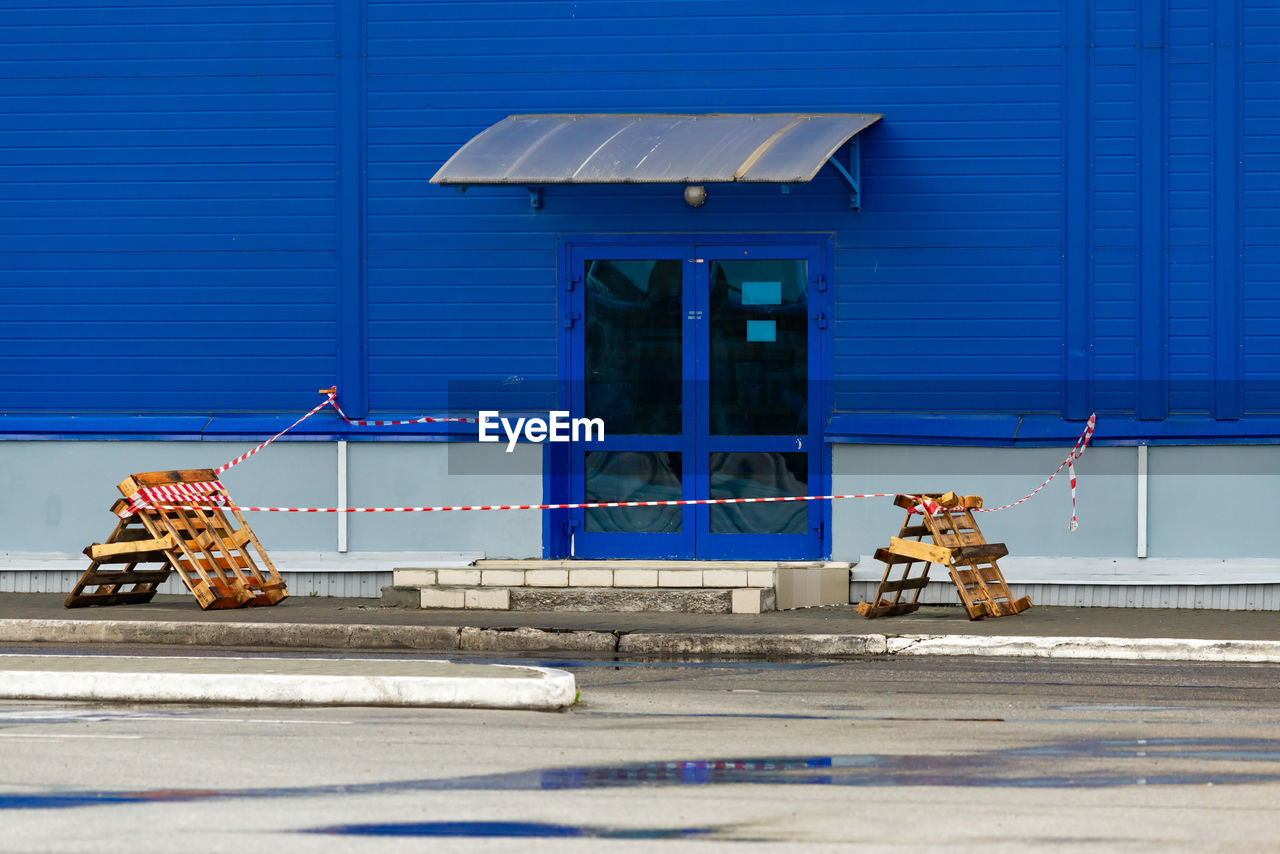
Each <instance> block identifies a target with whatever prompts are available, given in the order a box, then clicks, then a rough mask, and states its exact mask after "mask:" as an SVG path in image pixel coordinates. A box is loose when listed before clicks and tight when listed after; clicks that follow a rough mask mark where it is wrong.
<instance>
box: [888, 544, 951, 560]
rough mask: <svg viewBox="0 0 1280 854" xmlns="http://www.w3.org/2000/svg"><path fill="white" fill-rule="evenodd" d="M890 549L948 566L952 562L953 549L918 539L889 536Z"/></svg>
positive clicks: (895, 552)
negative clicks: (932, 544)
mask: <svg viewBox="0 0 1280 854" xmlns="http://www.w3.org/2000/svg"><path fill="white" fill-rule="evenodd" d="M889 551H890V552H892V553H893V554H896V555H905V556H907V557H911V558H915V559H917V560H923V561H927V562H929V563H939V564H942V565H943V566H946V565H948V564H950V563H951V549H948V548H943V547H942V546H931V545H929V544H928V543H922V542H919V541H917V540H904V539H902V538H901V537H890V538H889Z"/></svg>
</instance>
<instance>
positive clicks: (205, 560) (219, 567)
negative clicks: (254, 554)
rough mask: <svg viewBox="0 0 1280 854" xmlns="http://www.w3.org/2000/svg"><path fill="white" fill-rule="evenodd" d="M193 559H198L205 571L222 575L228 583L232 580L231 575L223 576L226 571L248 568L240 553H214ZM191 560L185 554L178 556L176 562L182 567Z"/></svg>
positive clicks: (247, 562) (247, 563)
mask: <svg viewBox="0 0 1280 854" xmlns="http://www.w3.org/2000/svg"><path fill="white" fill-rule="evenodd" d="M195 560H197V561H199V565H200V568H201V569H203V570H204V571H205V572H207V573H213V574H216V575H219V576H223V577H224V578H225V580H226V581H227V582H228V583H230V582H231V581H232V580H233V577H225V574H226V573H227V572H230V571H231V570H233V569H248V568H249V566H250V564H249V561H247V560H245V558H244V557H243V556H241V555H214V556H213V557H201V558H195ZM191 562H192V560H191V559H190V558H187V557H186V556H183V557H180V558H178V563H180V564H182V565H183V566H184V567H185V566H188V565H189V564H190V563H191Z"/></svg>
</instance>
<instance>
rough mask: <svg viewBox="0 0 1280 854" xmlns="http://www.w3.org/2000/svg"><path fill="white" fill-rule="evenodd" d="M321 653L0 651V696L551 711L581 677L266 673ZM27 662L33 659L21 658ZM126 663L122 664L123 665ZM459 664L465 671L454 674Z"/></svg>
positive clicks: (432, 665) (444, 665) (508, 671)
mask: <svg viewBox="0 0 1280 854" xmlns="http://www.w3.org/2000/svg"><path fill="white" fill-rule="evenodd" d="M5 658H11V659H13V660H10V661H6V660H5ZM316 661H317V660H315V659H310V660H308V659H272V658H228V657H220V658H139V657H121V656H81V655H76V656H48V655H41V656H0V699H5V700H75V701H114V702H121V701H123V702H131V703H197V704H207V703H233V704H242V705H273V706H277V705H278V706H310V705H323V706H400V707H405V706H408V707H418V708H428V707H436V708H441V707H447V708H476V709H523V710H534V711H551V710H556V709H563V708H565V707H567V706H570V705H572V704H573V702H574V699H575V697H576V696H577V683H576V681H575V679H574V677H573V675H572V674H570V673H567V672H565V671H563V670H555V669H552V668H547V667H514V666H509V665H501V664H486V665H475V664H469V665H456V664H451V663H450V662H445V661H438V662H415V664H417V665H419V666H421V667H422V668H423V669H429V670H431V671H434V672H435V673H442V674H444V675H435V673H433V675H350V674H320V673H301V674H300V673H280V672H269V669H270V668H271V667H273V666H275V667H279V668H280V669H282V670H287V669H289V668H291V667H293V668H297V667H298V666H299V665H301V666H303V667H304V668H305V666H306V665H308V664H312V663H315V662H316ZM68 662H72V663H74V666H75V667H76V668H77V669H73V670H66V669H58V668H56V667H55V668H53V669H39V668H41V667H49V666H50V665H51V664H55V663H68ZM139 662H145V664H144V665H143V667H144V668H145V669H142V670H139V669H137V668H136V667H130V666H129V665H137V664H138V663H139ZM24 663H25V664H28V665H29V666H27V667H24V666H22V665H23V664H24ZM122 663H123V664H124V665H125V667H124V668H123V669H118V668H119V665H120V664H122ZM320 663H322V664H328V665H331V664H333V662H332V661H331V660H320ZM228 664H230V665H232V667H231V672H222V673H219V672H209V671H214V670H217V669H219V665H223V666H224V667H225V666H226V665H228ZM81 665H83V667H81ZM255 668H267V669H268V672H258V671H255ZM452 669H456V670H457V671H458V673H457V674H456V675H454V674H450V673H449V671H450V670H452ZM241 670H243V671H248V672H240V671H241ZM516 671H519V673H517V672H516ZM499 674H502V675H499Z"/></svg>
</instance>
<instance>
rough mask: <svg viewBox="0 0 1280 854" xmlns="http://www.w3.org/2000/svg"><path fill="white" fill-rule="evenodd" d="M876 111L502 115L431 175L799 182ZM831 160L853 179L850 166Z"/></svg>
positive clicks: (442, 180) (455, 179) (442, 178)
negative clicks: (500, 119) (502, 116)
mask: <svg viewBox="0 0 1280 854" xmlns="http://www.w3.org/2000/svg"><path fill="white" fill-rule="evenodd" d="M880 118H881V117H880V116H879V115H877V114H872V113H750V114H728V113H711V114H704V115H672V114H662V113H642V114H595V113H590V114H573V115H564V114H548V115H522V116H508V117H507V118H505V119H503V120H502V121H500V122H498V123H497V124H495V125H493V126H492V127H490V128H488V129H487V130H485V131H483V132H481V133H480V134H478V135H477V136H475V137H474V138H473V139H472V140H471V141H470V142H468V143H467V144H466V145H464V146H462V148H460V149H458V150H457V151H456V152H455V153H454V155H453V156H452V157H450V158H449V160H448V161H447V162H446V163H445V164H444V166H442V167H440V171H438V172H436V174H435V175H434V176H433V177H432V178H431V183H433V184H444V185H450V186H460V187H466V186H474V185H480V184H519V185H524V186H529V187H535V186H540V185H544V184H654V183H671V184H710V183H725V182H732V181H740V182H771V183H779V184H796V183H804V182H807V181H810V180H812V179H813V177H814V176H815V175H817V174H818V170H819V169H821V168H822V166H823V164H825V163H826V162H827V161H828V160H829V159H831V158H832V156H833V155H834V154H835V153H836V152H837V151H838V150H839V149H840V147H841V146H842V145H844V144H845V143H846V142H848V141H849V140H850V139H854V140H855V143H856V136H857V134H858V133H859V132H860V131H862V130H864V129H866V128H867V127H870V126H871V125H872V124H874V123H875V122H877V121H879V120H880ZM832 163H833V164H834V165H836V167H837V169H838V170H839V171H840V172H841V174H843V175H844V177H845V178H846V179H847V180H849V181H850V183H851V184H853V183H855V179H854V178H853V177H852V176H851V175H850V174H849V171H846V170H845V169H844V168H843V167H842V166H841V165H840V164H839V163H837V162H836V161H834V160H832ZM855 169H856V165H855ZM854 190H855V192H856V190H857V187H856V186H855V187H854Z"/></svg>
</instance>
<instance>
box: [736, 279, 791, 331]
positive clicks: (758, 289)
mask: <svg viewBox="0 0 1280 854" xmlns="http://www.w3.org/2000/svg"><path fill="white" fill-rule="evenodd" d="M742 304H743V305H782V282H743V283H742ZM770 340H773V339H770Z"/></svg>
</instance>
